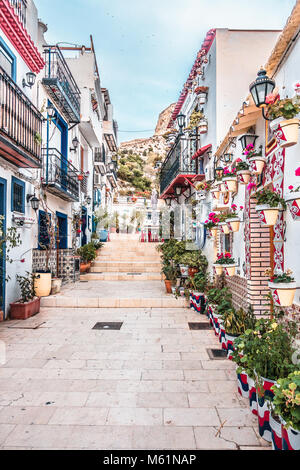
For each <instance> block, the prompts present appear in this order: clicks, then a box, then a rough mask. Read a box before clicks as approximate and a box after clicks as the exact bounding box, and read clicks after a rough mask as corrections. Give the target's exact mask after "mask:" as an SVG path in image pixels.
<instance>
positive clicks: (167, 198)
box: [165, 197, 172, 207]
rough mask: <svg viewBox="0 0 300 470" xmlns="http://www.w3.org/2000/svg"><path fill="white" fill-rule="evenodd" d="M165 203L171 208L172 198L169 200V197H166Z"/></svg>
mask: <svg viewBox="0 0 300 470" xmlns="http://www.w3.org/2000/svg"><path fill="white" fill-rule="evenodd" d="M165 202H166V204H167V206H168V207H171V204H172V198H171V197H166V199H165Z"/></svg>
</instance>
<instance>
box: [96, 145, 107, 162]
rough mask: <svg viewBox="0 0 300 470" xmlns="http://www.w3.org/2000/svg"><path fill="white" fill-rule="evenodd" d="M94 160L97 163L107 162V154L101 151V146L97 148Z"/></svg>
mask: <svg viewBox="0 0 300 470" xmlns="http://www.w3.org/2000/svg"><path fill="white" fill-rule="evenodd" d="M94 162H95V163H105V155H104V154H103V152H102V151H101V148H96V149H95V153H94Z"/></svg>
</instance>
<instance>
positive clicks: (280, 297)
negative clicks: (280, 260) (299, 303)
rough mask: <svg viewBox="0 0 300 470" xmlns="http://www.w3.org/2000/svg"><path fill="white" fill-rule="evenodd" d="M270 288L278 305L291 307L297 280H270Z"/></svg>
mask: <svg viewBox="0 0 300 470" xmlns="http://www.w3.org/2000/svg"><path fill="white" fill-rule="evenodd" d="M269 288H270V289H271V292H272V297H273V300H274V302H275V304H276V305H280V306H281V307H290V306H291V305H293V303H294V298H295V294H296V289H297V284H296V282H269Z"/></svg>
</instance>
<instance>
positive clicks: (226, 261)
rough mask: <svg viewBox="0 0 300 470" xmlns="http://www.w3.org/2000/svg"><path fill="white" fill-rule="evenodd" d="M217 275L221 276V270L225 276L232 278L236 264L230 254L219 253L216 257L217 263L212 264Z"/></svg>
mask: <svg viewBox="0 0 300 470" xmlns="http://www.w3.org/2000/svg"><path fill="white" fill-rule="evenodd" d="M214 267H215V269H216V272H217V275H219V274H218V273H220V274H222V272H223V269H224V272H225V274H226V275H227V276H234V274H235V268H236V262H235V259H234V258H232V255H231V253H220V254H219V255H217V261H216V262H215V264H214Z"/></svg>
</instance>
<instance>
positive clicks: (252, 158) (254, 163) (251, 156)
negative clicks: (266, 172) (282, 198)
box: [243, 144, 267, 175]
mask: <svg viewBox="0 0 300 470" xmlns="http://www.w3.org/2000/svg"><path fill="white" fill-rule="evenodd" d="M243 155H245V156H246V158H247V160H248V162H249V163H250V166H251V171H252V173H253V174H254V175H260V174H261V173H262V171H263V169H264V167H265V164H266V161H267V160H266V158H265V157H263V155H262V146H260V150H259V151H257V150H256V149H255V147H254V145H253V144H248V145H247V147H246V148H245V150H244V153H243Z"/></svg>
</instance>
